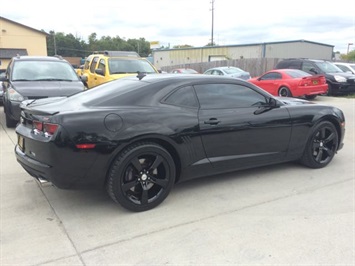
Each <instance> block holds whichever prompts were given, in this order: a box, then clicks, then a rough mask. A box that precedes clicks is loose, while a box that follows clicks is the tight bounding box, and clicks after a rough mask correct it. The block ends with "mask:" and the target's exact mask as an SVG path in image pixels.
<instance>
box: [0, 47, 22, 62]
mask: <svg viewBox="0 0 355 266" xmlns="http://www.w3.org/2000/svg"><path fill="white" fill-rule="evenodd" d="M17 55H28V53H27V49H16V48H0V59H11V58H13V57H14V56H17Z"/></svg>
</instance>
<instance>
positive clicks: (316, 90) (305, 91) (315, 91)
mask: <svg viewBox="0 0 355 266" xmlns="http://www.w3.org/2000/svg"><path fill="white" fill-rule="evenodd" d="M327 91H328V84H324V85H317V86H302V87H298V91H297V92H298V95H294V96H304V95H321V94H326V93H327Z"/></svg>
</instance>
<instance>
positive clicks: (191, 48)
mask: <svg viewBox="0 0 355 266" xmlns="http://www.w3.org/2000/svg"><path fill="white" fill-rule="evenodd" d="M284 43H310V44H317V45H322V46H327V47H331V48H334V45H331V44H325V43H319V42H312V41H307V40H292V41H279V42H262V43H247V44H232V45H215V46H203V47H186V48H185V47H184V48H168V49H154V50H153V52H161V51H171V50H193V49H211V48H225V47H242V46H255V45H270V44H284Z"/></svg>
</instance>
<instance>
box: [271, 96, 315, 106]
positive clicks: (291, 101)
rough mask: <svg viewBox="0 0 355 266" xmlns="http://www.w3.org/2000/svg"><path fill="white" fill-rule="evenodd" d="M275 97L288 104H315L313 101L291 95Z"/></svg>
mask: <svg viewBox="0 0 355 266" xmlns="http://www.w3.org/2000/svg"><path fill="white" fill-rule="evenodd" d="M275 98H276V99H277V100H279V101H280V102H282V103H284V104H286V105H301V104H314V103H313V102H311V101H308V100H303V99H298V98H291V97H275Z"/></svg>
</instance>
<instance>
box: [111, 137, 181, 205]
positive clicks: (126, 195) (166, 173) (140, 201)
mask: <svg viewBox="0 0 355 266" xmlns="http://www.w3.org/2000/svg"><path fill="white" fill-rule="evenodd" d="M174 182H175V164H174V160H173V158H172V157H171V155H170V154H169V152H168V151H167V150H166V149H164V148H163V147H162V146H160V145H157V144H155V143H148V142H141V143H137V144H134V145H132V146H130V147H128V148H127V149H125V150H124V151H123V152H122V153H121V154H120V155H119V156H118V157H117V158H116V160H115V161H114V163H113V165H112V167H111V169H110V171H109V175H108V182H107V191H108V193H109V195H110V197H111V198H112V199H113V200H114V201H116V202H117V203H119V204H121V205H122V206H123V207H124V208H126V209H128V210H131V211H135V212H139V211H146V210H149V209H152V208H154V207H156V206H158V205H159V204H160V203H161V202H163V200H164V199H165V198H166V197H167V196H168V194H169V192H170V190H171V188H172V187H173V185H174Z"/></svg>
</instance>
